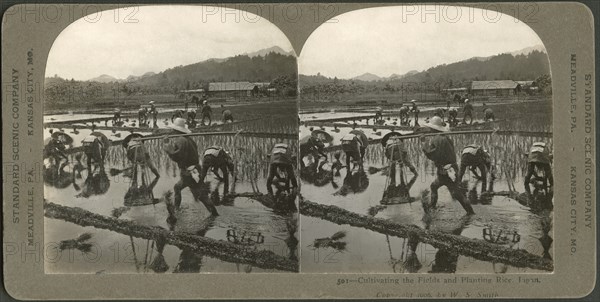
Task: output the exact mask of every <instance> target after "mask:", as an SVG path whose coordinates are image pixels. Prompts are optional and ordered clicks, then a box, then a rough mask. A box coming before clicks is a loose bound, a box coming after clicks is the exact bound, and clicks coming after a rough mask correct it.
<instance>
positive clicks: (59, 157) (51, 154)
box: [44, 129, 69, 170]
mask: <svg viewBox="0 0 600 302" xmlns="http://www.w3.org/2000/svg"><path fill="white" fill-rule="evenodd" d="M62 135H67V134H64V133H63V134H62ZM62 135H61V132H56V133H54V131H53V130H52V129H50V138H49V139H48V141H47V143H46V144H45V145H44V158H52V160H53V161H54V164H55V165H56V166H57V167H59V168H58V169H59V170H62V169H63V168H64V167H65V166H66V165H67V163H68V162H69V158H68V157H67V155H66V154H65V152H64V151H65V150H66V146H65V144H64V143H63V141H62V140H61V136H62ZM63 160H64V163H61V162H62V161H63ZM59 164H60V166H59Z"/></svg>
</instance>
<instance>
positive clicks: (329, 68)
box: [298, 6, 554, 283]
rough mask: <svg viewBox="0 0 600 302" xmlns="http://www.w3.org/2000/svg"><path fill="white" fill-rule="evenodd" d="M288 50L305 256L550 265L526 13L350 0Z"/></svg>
mask: <svg viewBox="0 0 600 302" xmlns="http://www.w3.org/2000/svg"><path fill="white" fill-rule="evenodd" d="M409 12H410V13H409ZM432 12H433V13H432ZM298 62H299V63H298V64H299V67H298V68H299V84H298V85H299V101H298V104H299V105H298V106H299V116H300V131H299V132H300V146H299V148H300V161H299V165H300V179H301V197H300V198H301V213H302V216H301V238H302V241H301V263H302V272H306V273H319V272H343V273H346V272H347V273H360V272H364V273H368V272H372V273H483V275H481V277H476V278H471V277H467V279H469V278H470V280H466V281H465V280H462V281H463V283H464V282H472V283H477V282H479V283H482V282H484V283H485V282H491V277H490V278H488V277H486V275H485V274H501V273H530V272H536V273H540V272H552V271H553V258H554V254H553V237H554V236H553V226H552V225H553V223H552V222H553V169H552V166H553V163H552V145H553V140H552V88H551V81H552V80H551V75H550V66H549V61H548V55H547V53H546V50H545V48H544V45H543V43H542V41H541V40H540V38H539V37H538V36H537V35H536V33H535V32H534V31H533V30H532V29H531V28H530V27H529V26H528V25H527V24H525V23H523V22H521V21H519V20H518V19H515V18H514V17H511V16H509V15H506V14H502V13H499V12H495V11H489V10H483V9H475V8H467V7H458V6H456V7H454V6H451V7H446V6H417V7H415V6H413V7H411V8H410V10H408V9H407V7H402V6H399V7H385V8H370V9H363V10H357V11H352V12H349V13H345V14H342V15H339V16H336V17H335V18H334V19H331V20H329V21H328V22H325V23H324V24H323V25H321V26H320V27H319V28H317V29H316V30H315V31H314V32H313V33H312V35H311V36H310V37H309V38H308V40H307V41H306V43H305V44H304V46H303V49H302V51H301V54H300V56H299V61H298ZM433 277H434V276H432V278H433Z"/></svg>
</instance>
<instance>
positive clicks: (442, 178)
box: [421, 116, 475, 215]
mask: <svg viewBox="0 0 600 302" xmlns="http://www.w3.org/2000/svg"><path fill="white" fill-rule="evenodd" d="M425 127H427V128H429V129H431V131H432V132H434V133H439V132H447V131H448V128H447V127H445V126H444V121H443V120H442V119H441V118H440V117H437V116H434V117H433V118H431V120H430V121H429V123H427V124H425ZM421 141H422V142H423V152H424V153H425V156H427V158H429V159H430V160H431V161H433V164H434V165H435V166H436V168H437V173H436V174H437V175H436V178H435V180H434V181H433V182H432V183H431V204H430V205H431V207H435V206H436V205H437V201H438V189H439V188H440V187H442V186H446V187H447V188H448V191H450V194H451V195H452V198H454V199H456V200H458V202H460V204H461V206H462V207H463V208H464V209H465V211H467V214H469V215H471V214H475V212H474V211H473V208H472V207H471V204H470V203H469V201H468V200H467V199H466V198H465V196H464V195H463V194H462V192H461V191H460V190H459V188H458V185H457V184H456V182H455V181H454V180H452V178H450V176H449V175H448V171H449V170H450V169H454V171H457V170H458V165H457V164H456V155H455V153H454V143H453V142H452V140H451V139H450V138H448V137H447V136H441V135H436V136H434V137H433V138H431V139H429V140H428V141H427V139H426V138H425V136H421Z"/></svg>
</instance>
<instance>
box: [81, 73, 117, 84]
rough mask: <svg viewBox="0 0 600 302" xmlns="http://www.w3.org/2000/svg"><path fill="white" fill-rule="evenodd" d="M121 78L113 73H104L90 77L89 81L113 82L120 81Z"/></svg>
mask: <svg viewBox="0 0 600 302" xmlns="http://www.w3.org/2000/svg"><path fill="white" fill-rule="evenodd" d="M120 81H122V80H119V79H117V78H115V77H113V76H111V75H107V74H103V75H101V76H98V77H95V78H92V79H89V80H88V82H98V83H112V82H120Z"/></svg>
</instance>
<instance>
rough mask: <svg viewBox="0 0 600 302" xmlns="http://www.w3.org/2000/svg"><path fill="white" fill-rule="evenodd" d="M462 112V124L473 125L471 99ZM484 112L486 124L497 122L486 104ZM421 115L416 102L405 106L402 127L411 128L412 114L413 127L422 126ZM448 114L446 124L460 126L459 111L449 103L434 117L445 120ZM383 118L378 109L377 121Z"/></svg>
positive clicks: (402, 113)
mask: <svg viewBox="0 0 600 302" xmlns="http://www.w3.org/2000/svg"><path fill="white" fill-rule="evenodd" d="M462 111H463V119H462V123H463V124H469V125H471V124H472V123H473V120H474V112H475V109H474V108H473V103H472V102H471V100H469V99H465V100H464V102H463V106H462ZM482 112H483V117H484V121H485V122H488V121H494V120H495V116H494V111H493V110H492V108H490V107H489V106H487V105H486V104H485V103H484V104H483V110H482ZM419 113H420V110H419V108H418V106H417V102H416V100H412V101H410V106H409V104H404V105H403V106H402V107H401V108H400V125H402V126H409V125H410V115H411V114H412V115H413V117H414V125H413V126H415V127H417V126H420V125H419ZM446 113H447V114H448V119H447V121H446V122H447V123H448V124H450V126H452V127H455V126H457V125H458V124H459V120H458V113H459V109H458V108H456V107H450V102H448V106H447V108H436V109H434V113H433V115H434V116H439V117H441V118H442V119H444V116H445V115H446ZM381 116H382V113H381V108H380V107H378V108H377V110H376V114H375V121H376V122H377V120H378V117H379V118H380V117H381Z"/></svg>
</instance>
